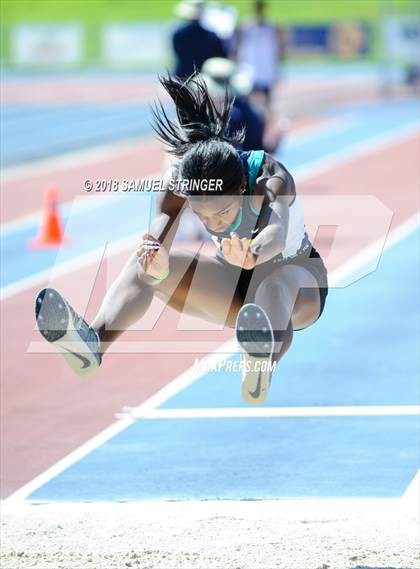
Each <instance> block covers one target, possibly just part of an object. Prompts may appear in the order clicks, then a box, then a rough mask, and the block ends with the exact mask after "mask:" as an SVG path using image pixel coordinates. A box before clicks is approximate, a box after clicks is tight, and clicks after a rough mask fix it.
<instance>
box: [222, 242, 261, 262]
mask: <svg viewBox="0 0 420 569" xmlns="http://www.w3.org/2000/svg"><path fill="white" fill-rule="evenodd" d="M222 252H223V255H224V257H225V259H226V261H228V263H230V264H231V265H236V266H237V267H242V268H243V269H248V270H249V269H253V268H254V267H255V265H256V264H257V257H256V255H254V254H253V253H252V252H251V250H250V248H249V243H248V239H246V238H245V237H244V238H242V239H240V238H239V236H238V235H237V234H236V233H231V236H230V239H229V238H227V237H225V238H224V239H222Z"/></svg>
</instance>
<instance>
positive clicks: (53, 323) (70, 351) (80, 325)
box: [35, 288, 102, 377]
mask: <svg viewBox="0 0 420 569" xmlns="http://www.w3.org/2000/svg"><path fill="white" fill-rule="evenodd" d="M35 318H36V323H37V326H38V328H39V331H40V332H41V334H42V335H43V337H44V338H45V339H46V340H47V341H48V342H50V343H51V344H54V346H55V347H56V348H57V350H58V351H59V352H60V353H61V354H62V355H63V357H64V359H65V360H66V361H67V363H68V364H69V366H70V367H71V368H72V370H73V371H75V372H76V373H77V374H78V375H80V376H81V377H89V376H92V375H94V374H95V373H96V371H97V370H98V368H99V366H100V365H101V359H102V358H101V354H100V352H99V345H100V341H99V337H98V334H97V333H96V331H95V330H94V329H93V328H91V327H90V326H89V325H88V324H87V323H86V322H85V320H84V319H83V318H82V317H81V316H79V315H78V314H77V313H76V312H75V311H74V310H73V308H72V307H71V306H70V304H69V303H68V302H67V301H66V300H65V299H64V298H63V297H62V296H61V294H60V293H59V292H57V291H56V290H55V289H53V288H44V289H43V290H41V291H40V292H39V293H38V295H37V297H36V301H35Z"/></svg>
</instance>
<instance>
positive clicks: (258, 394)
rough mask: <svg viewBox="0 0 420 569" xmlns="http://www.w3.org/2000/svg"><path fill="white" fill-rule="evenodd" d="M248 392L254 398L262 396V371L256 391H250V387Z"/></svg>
mask: <svg viewBox="0 0 420 569" xmlns="http://www.w3.org/2000/svg"><path fill="white" fill-rule="evenodd" d="M248 393H249V394H250V395H251V397H253V398H254V399H257V398H258V397H259V396H260V393H261V372H260V373H259V374H258V381H257V388H256V390H255V391H249V389H248Z"/></svg>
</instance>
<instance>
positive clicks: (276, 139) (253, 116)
mask: <svg viewBox="0 0 420 569" xmlns="http://www.w3.org/2000/svg"><path fill="white" fill-rule="evenodd" d="M201 77H202V79H203V80H204V81H205V83H206V85H207V87H208V90H209V93H210V95H211V97H212V98H213V100H214V101H215V102H216V104H219V102H222V101H223V100H224V98H225V93H226V92H227V93H228V96H229V97H231V98H233V99H234V100H233V104H232V110H231V115H230V123H229V132H234V131H236V130H240V129H241V128H242V127H245V139H244V141H243V143H242V145H241V148H242V149H243V150H261V149H262V150H265V151H266V152H274V151H275V150H277V148H278V146H279V144H280V140H281V138H282V136H283V130H282V128H280V123H279V122H278V121H277V122H276V123H275V125H278V126H279V128H278V129H277V131H276V132H277V135H274V136H273V128H271V129H267V128H266V121H265V119H264V118H263V117H262V116H261V114H260V113H258V112H257V111H256V110H255V108H254V107H253V106H252V104H251V103H250V101H249V99H248V95H249V94H250V92H251V90H252V81H251V78H250V76H249V75H247V74H246V73H244V72H243V71H242V72H240V71H239V69H238V66H237V65H236V64H235V63H234V62H233V61H231V60H229V59H223V58H220V57H215V58H212V59H208V60H207V61H206V62H205V63H204V65H203V68H202V72H201ZM282 126H284V121H282ZM268 130H270V136H269V137H267V131H268ZM269 138H270V140H269Z"/></svg>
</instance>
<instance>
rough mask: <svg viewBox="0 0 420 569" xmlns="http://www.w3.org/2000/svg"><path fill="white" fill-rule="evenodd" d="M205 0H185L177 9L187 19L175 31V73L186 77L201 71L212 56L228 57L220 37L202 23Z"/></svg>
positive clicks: (173, 39) (173, 40) (173, 41)
mask: <svg viewBox="0 0 420 569" xmlns="http://www.w3.org/2000/svg"><path fill="white" fill-rule="evenodd" d="M204 5H205V2H204V0H184V1H183V2H181V3H180V4H179V5H178V6H177V9H176V13H177V14H178V16H180V17H181V18H183V19H185V20H187V22H186V23H184V24H182V25H180V26H179V27H178V28H177V29H176V30H175V32H174V35H173V38H172V45H173V49H174V52H175V56H176V67H175V75H177V76H178V77H180V78H182V79H183V78H185V77H188V76H189V75H191V73H193V72H194V70H195V69H197V71H200V70H201V68H202V66H203V63H204V62H205V61H206V60H207V59H209V58H210V57H226V55H227V54H226V50H225V48H224V45H223V43H222V41H221V40H220V38H219V37H218V36H217V35H216V34H215V33H214V32H211V31H210V30H207V29H206V28H204V27H203V26H202V25H201V23H200V17H201V15H202V12H203V9H204Z"/></svg>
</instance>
